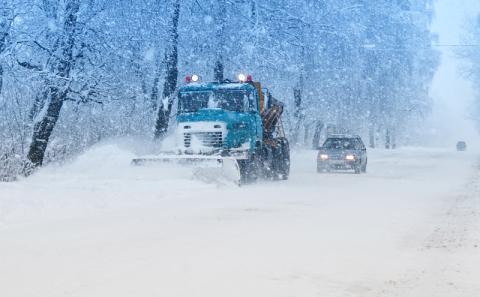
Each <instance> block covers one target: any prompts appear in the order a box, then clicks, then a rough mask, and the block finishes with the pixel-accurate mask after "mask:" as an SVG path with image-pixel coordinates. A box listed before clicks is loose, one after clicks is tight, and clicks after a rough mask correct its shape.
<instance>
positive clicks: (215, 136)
mask: <svg viewBox="0 0 480 297" xmlns="http://www.w3.org/2000/svg"><path fill="white" fill-rule="evenodd" d="M192 137H194V138H195V139H196V141H198V142H199V144H200V145H201V146H204V147H213V148H222V147H223V135H222V132H196V133H184V134H183V143H184V146H185V147H191V146H192Z"/></svg>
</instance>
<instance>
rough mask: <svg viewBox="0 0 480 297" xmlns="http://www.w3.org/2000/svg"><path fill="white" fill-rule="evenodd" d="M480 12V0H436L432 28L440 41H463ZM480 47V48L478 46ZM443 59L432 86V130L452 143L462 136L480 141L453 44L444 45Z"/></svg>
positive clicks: (470, 93)
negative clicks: (466, 29)
mask: <svg viewBox="0 0 480 297" xmlns="http://www.w3.org/2000/svg"><path fill="white" fill-rule="evenodd" d="M479 14H480V0H436V1H435V17H434V20H433V23H432V30H433V31H434V32H435V33H437V34H438V35H439V38H440V41H439V43H440V44H461V43H462V41H461V39H462V34H464V32H465V27H466V25H467V22H468V20H469V19H471V18H474V17H475V16H477V15H479ZM479 50H480V49H479ZM441 51H442V63H441V66H440V69H439V71H438V73H437V74H436V76H435V80H434V83H433V87H432V92H431V95H432V97H433V98H434V100H435V108H434V112H433V115H432V119H431V122H432V126H431V127H432V130H436V133H437V136H438V137H437V140H438V141H442V142H444V143H441V144H448V145H450V143H451V142H455V141H456V140H459V139H465V140H467V141H468V142H469V143H472V144H473V143H478V145H480V141H478V139H479V135H478V133H477V132H476V131H475V130H474V126H473V122H472V121H471V120H469V119H468V117H469V116H470V115H469V113H468V109H469V106H470V105H471V102H472V100H473V90H472V87H471V84H470V82H468V81H467V80H465V79H464V78H462V76H461V75H460V64H461V61H459V60H458V59H457V58H456V57H455V55H454V53H453V50H452V48H441Z"/></svg>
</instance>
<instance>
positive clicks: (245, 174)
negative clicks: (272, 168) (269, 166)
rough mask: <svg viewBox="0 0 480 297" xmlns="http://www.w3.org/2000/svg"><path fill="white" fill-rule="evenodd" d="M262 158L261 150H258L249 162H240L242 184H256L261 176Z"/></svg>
mask: <svg viewBox="0 0 480 297" xmlns="http://www.w3.org/2000/svg"><path fill="white" fill-rule="evenodd" d="M261 162H262V157H261V153H260V150H257V151H256V152H255V153H254V154H253V155H252V156H250V158H249V159H247V160H239V161H238V167H239V169H240V184H249V183H254V182H256V181H257V180H258V176H259V174H260V168H261V166H262V165H261Z"/></svg>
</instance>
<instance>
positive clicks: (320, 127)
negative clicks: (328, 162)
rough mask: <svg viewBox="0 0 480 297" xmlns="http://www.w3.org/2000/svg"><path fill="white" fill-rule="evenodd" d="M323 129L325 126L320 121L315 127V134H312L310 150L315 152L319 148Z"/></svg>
mask: <svg viewBox="0 0 480 297" xmlns="http://www.w3.org/2000/svg"><path fill="white" fill-rule="evenodd" d="M323 127H325V124H324V123H323V122H322V121H318V122H317V124H316V125H315V133H314V134H313V140H312V149H314V150H316V149H317V148H318V147H319V146H320V137H321V135H322V130H323Z"/></svg>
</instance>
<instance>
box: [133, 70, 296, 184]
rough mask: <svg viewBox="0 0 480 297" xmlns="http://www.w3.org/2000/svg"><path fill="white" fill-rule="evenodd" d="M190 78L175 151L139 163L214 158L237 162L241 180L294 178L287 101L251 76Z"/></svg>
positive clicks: (180, 98)
mask: <svg viewBox="0 0 480 297" xmlns="http://www.w3.org/2000/svg"><path fill="white" fill-rule="evenodd" d="M186 81H187V83H186V84H184V85H183V86H181V87H180V88H179V89H178V92H177V94H176V100H175V101H176V104H175V107H176V110H175V108H174V112H175V113H176V125H174V127H175V142H176V145H175V146H176V148H175V150H173V151H171V152H165V153H162V154H161V155H158V156H154V157H151V158H138V159H134V160H133V164H135V165H142V164H144V163H147V162H152V161H153V162H155V161H172V160H174V161H175V162H180V163H182V164H185V163H189V165H190V164H194V167H195V166H199V167H201V166H202V164H204V163H205V161H213V162H215V163H216V164H218V167H225V166H227V165H226V164H231V165H228V166H233V167H234V171H235V179H236V180H235V181H236V182H238V183H239V184H245V183H250V182H254V181H256V180H257V179H258V178H266V179H276V180H277V179H283V180H286V179H288V176H289V172H290V149H289V143H288V140H287V138H286V137H285V133H284V129H283V126H282V121H281V117H282V114H283V109H284V104H283V103H282V102H280V101H278V100H277V99H275V98H274V97H273V96H272V95H271V93H270V92H269V90H268V89H264V88H262V86H261V84H260V83H259V82H254V81H253V80H252V77H251V76H244V75H239V79H238V81H230V80H225V81H223V82H208V83H203V82H201V81H200V78H199V77H198V76H197V75H193V76H191V77H187V79H186ZM232 164H233V165H232ZM230 171H231V170H230Z"/></svg>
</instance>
